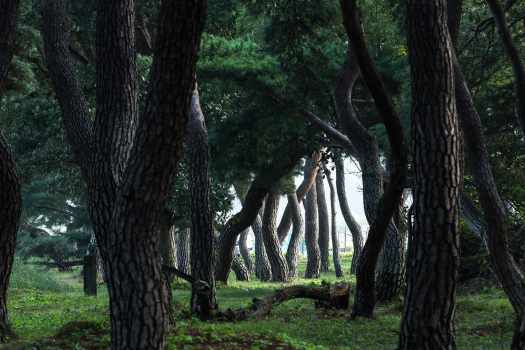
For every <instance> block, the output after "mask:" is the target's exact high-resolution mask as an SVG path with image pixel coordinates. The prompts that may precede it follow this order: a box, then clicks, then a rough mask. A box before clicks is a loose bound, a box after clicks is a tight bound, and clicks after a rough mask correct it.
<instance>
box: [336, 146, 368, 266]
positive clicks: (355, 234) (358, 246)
mask: <svg viewBox="0 0 525 350" xmlns="http://www.w3.org/2000/svg"><path fill="white" fill-rule="evenodd" d="M334 161H335V171H336V178H335V183H336V188H337V198H338V199H339V208H340V209H341V213H342V214H343V218H344V219H345V222H346V226H347V227H348V229H349V230H350V233H351V234H352V245H353V248H354V252H353V255H352V264H351V266H350V273H351V274H355V273H356V272H357V265H358V263H359V256H360V255H361V251H362V250H363V244H364V243H363V233H362V232H361V226H360V225H359V224H358V223H357V221H356V220H355V218H354V216H353V215H352V212H351V211H350V206H349V205H348V200H347V198H346V189H345V167H344V159H343V156H342V155H341V154H338V155H337V156H336V157H335V160H334Z"/></svg>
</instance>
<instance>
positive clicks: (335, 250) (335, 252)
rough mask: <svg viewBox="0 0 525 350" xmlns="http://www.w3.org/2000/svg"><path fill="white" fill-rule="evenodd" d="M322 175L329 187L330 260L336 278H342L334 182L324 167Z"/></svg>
mask: <svg viewBox="0 0 525 350" xmlns="http://www.w3.org/2000/svg"><path fill="white" fill-rule="evenodd" d="M324 173H325V174H326V179H327V180H328V186H330V208H331V210H332V217H331V223H332V225H331V227H330V231H331V234H332V259H333V261H334V269H335V275H336V277H343V270H342V269H341V259H340V258H339V238H338V237H337V221H336V217H337V208H336V205H335V198H336V196H337V194H336V192H337V191H336V189H335V185H334V180H333V179H332V174H331V172H330V171H329V170H328V168H327V167H326V166H325V167H324Z"/></svg>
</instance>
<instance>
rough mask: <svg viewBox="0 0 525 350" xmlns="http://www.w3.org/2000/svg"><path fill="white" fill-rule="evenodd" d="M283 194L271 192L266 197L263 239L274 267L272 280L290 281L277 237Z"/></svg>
mask: <svg viewBox="0 0 525 350" xmlns="http://www.w3.org/2000/svg"><path fill="white" fill-rule="evenodd" d="M280 199H281V196H280V195H279V193H277V192H273V191H272V192H270V193H269V194H268V197H266V202H265V206H264V217H263V240H264V247H265V248H266V254H268V260H269V261H270V266H271V267H272V281H274V282H286V281H288V265H287V263H286V259H285V258H284V255H283V253H282V250H281V245H280V244H279V237H277V211H278V210H279V202H280Z"/></svg>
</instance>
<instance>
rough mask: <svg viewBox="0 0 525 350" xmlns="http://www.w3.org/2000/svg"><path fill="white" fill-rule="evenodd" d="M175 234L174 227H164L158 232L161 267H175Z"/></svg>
mask: <svg viewBox="0 0 525 350" xmlns="http://www.w3.org/2000/svg"><path fill="white" fill-rule="evenodd" d="M176 236H177V233H176V231H175V226H170V225H166V226H164V227H161V230H160V238H159V239H160V256H161V260H162V264H163V265H168V266H172V267H175V266H177V244H176V242H175V238H176Z"/></svg>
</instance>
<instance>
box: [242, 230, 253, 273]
mask: <svg viewBox="0 0 525 350" xmlns="http://www.w3.org/2000/svg"><path fill="white" fill-rule="evenodd" d="M249 234H250V229H249V228H247V229H246V230H244V231H242V233H241V235H240V237H239V251H240V252H241V256H242V260H243V261H244V265H246V268H247V269H248V271H249V272H250V274H252V273H253V272H254V265H253V261H252V257H251V255H250V250H249V249H248V235H249Z"/></svg>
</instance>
